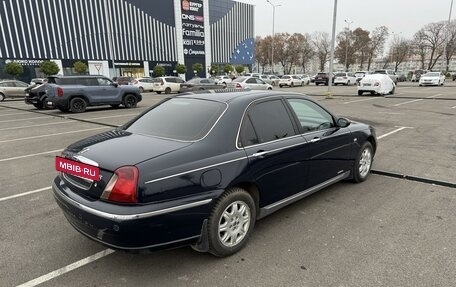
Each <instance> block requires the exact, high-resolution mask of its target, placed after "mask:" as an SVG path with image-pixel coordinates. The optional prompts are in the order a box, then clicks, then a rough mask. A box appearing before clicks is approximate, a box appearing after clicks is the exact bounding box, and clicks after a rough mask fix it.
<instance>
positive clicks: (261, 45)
mask: <svg viewBox="0 0 456 287" xmlns="http://www.w3.org/2000/svg"><path fill="white" fill-rule="evenodd" d="M271 45H272V37H271V36H266V37H265V38H261V37H259V36H257V37H256V38H255V61H256V62H257V65H258V72H260V70H259V68H260V67H261V73H264V69H265V67H266V66H267V65H271V47H272V46H271Z"/></svg>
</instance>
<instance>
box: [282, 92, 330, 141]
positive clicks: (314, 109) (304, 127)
mask: <svg viewBox="0 0 456 287" xmlns="http://www.w3.org/2000/svg"><path fill="white" fill-rule="evenodd" d="M287 101H288V103H289V104H290V106H291V108H292V110H293V111H294V113H295V114H296V117H297V118H298V120H299V123H300V124H301V127H300V128H301V131H302V132H303V133H306V132H312V131H318V130H324V129H328V128H331V127H334V119H333V117H332V116H331V114H330V113H328V112H327V111H325V110H324V109H323V108H322V107H320V106H319V105H317V104H315V103H313V102H311V101H308V100H304V99H287Z"/></svg>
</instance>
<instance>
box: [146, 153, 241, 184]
mask: <svg viewBox="0 0 456 287" xmlns="http://www.w3.org/2000/svg"><path fill="white" fill-rule="evenodd" d="M244 159H247V157H246V156H244V157H240V158H236V159H232V160H228V161H224V162H221V163H216V164H212V165H207V166H203V167H200V168H195V169H192V170H188V171H184V172H180V173H176V174H172V175H168V176H164V177H160V178H157V179H153V180H149V181H146V182H144V184H149V183H153V182H157V181H162V180H165V179H168V178H172V177H176V176H181V175H184V174H187V173H191V172H195V171H200V170H203V169H206V168H211V167H216V166H219V165H224V164H227V163H232V162H236V161H240V160H244Z"/></svg>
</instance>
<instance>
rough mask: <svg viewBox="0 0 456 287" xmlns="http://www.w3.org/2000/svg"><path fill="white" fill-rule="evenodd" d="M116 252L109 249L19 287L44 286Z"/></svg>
mask: <svg viewBox="0 0 456 287" xmlns="http://www.w3.org/2000/svg"><path fill="white" fill-rule="evenodd" d="M114 252H115V251H114V250H112V249H109V248H108V249H105V250H103V251H100V252H98V253H95V254H94V255H91V256H89V257H86V258H83V259H81V260H79V261H76V262H74V263H72V264H69V265H67V266H65V267H62V268H60V269H57V270H55V271H52V272H49V273H48V274H45V275H43V276H41V277H38V278H36V279H33V280H30V281H28V282H26V283H23V284H21V285H18V286H17V287H33V286H37V285H39V284H42V283H44V282H47V281H49V280H51V279H54V278H55V277H58V276H61V275H63V274H65V273H68V272H70V271H73V270H74V269H77V268H79V267H82V266H84V265H87V264H89V263H91V262H94V261H96V260H98V259H101V258H103V257H106V256H108V255H109V254H111V253H114Z"/></svg>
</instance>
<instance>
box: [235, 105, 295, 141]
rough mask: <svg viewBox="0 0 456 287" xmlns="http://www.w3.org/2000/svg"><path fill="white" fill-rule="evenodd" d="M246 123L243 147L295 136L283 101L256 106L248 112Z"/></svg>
mask: <svg viewBox="0 0 456 287" xmlns="http://www.w3.org/2000/svg"><path fill="white" fill-rule="evenodd" d="M246 121H247V122H245V123H244V124H243V128H242V131H241V143H242V144H243V145H249V144H254V143H265V142H269V141H274V140H277V139H281V138H285V137H289V136H293V135H295V131H294V128H293V124H292V121H291V119H290V116H289V115H288V112H287V110H286V108H285V106H284V105H283V103H282V101H281V100H272V101H267V102H262V103H259V104H256V105H255V106H253V107H252V108H251V109H250V110H249V111H248V113H247V117H246ZM248 121H250V122H251V123H248ZM250 124H251V126H249V125H250ZM255 136H256V137H257V138H256V139H255V138H254V137H255Z"/></svg>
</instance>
